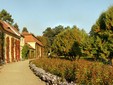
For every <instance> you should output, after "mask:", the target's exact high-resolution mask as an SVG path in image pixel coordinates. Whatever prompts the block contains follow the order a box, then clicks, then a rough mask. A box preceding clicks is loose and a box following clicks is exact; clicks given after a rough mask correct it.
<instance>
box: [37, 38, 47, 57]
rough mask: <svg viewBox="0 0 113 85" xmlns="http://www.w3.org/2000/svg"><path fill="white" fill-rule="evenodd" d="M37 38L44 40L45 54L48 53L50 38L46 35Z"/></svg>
mask: <svg viewBox="0 0 113 85" xmlns="http://www.w3.org/2000/svg"><path fill="white" fill-rule="evenodd" d="M37 39H38V40H39V41H40V42H42V44H43V46H44V55H47V54H48V51H49V49H48V48H49V46H48V45H49V41H48V38H47V37H45V36H37Z"/></svg>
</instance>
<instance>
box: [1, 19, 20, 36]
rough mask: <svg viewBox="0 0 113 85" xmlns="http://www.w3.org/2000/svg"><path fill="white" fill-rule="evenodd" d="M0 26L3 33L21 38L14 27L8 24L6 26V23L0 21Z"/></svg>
mask: <svg viewBox="0 0 113 85" xmlns="http://www.w3.org/2000/svg"><path fill="white" fill-rule="evenodd" d="M0 24H1V25H2V27H3V30H5V31H7V32H9V33H11V34H14V35H16V36H19V37H20V36H21V35H20V33H19V31H18V30H17V29H16V28H15V27H13V26H11V25H10V24H8V23H7V22H5V21H1V20H0Z"/></svg>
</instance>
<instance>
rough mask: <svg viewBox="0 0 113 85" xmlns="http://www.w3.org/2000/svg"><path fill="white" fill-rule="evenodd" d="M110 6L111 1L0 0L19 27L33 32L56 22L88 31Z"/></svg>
mask: <svg viewBox="0 0 113 85" xmlns="http://www.w3.org/2000/svg"><path fill="white" fill-rule="evenodd" d="M111 5H113V0H0V10H2V9H5V10H7V11H8V12H9V13H10V14H11V15H12V18H13V19H14V22H17V23H18V25H19V28H20V30H22V29H23V27H27V28H28V31H29V32H32V33H34V34H35V35H42V32H43V31H44V30H45V29H46V28H47V27H55V26H58V25H63V26H73V25H76V26H77V27H79V28H81V29H82V28H83V29H84V30H85V31H86V32H87V33H88V32H89V31H90V30H91V26H92V25H93V24H94V23H95V22H96V20H97V19H98V17H99V15H100V14H101V13H102V12H103V11H105V10H107V9H108V7H109V6H111Z"/></svg>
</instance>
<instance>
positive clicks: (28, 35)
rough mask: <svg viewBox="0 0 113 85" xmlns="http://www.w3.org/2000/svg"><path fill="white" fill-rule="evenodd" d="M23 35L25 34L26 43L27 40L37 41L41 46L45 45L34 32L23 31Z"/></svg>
mask: <svg viewBox="0 0 113 85" xmlns="http://www.w3.org/2000/svg"><path fill="white" fill-rule="evenodd" d="M22 35H24V38H25V43H27V42H36V43H37V44H39V45H40V46H43V44H42V43H41V42H40V41H39V40H38V39H37V38H36V37H35V36H34V35H33V34H31V33H28V32H24V33H22Z"/></svg>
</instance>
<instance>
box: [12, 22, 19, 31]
mask: <svg viewBox="0 0 113 85" xmlns="http://www.w3.org/2000/svg"><path fill="white" fill-rule="evenodd" d="M13 26H14V27H15V28H16V29H17V30H18V31H19V26H18V24H17V23H15V24H14V25H13Z"/></svg>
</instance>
